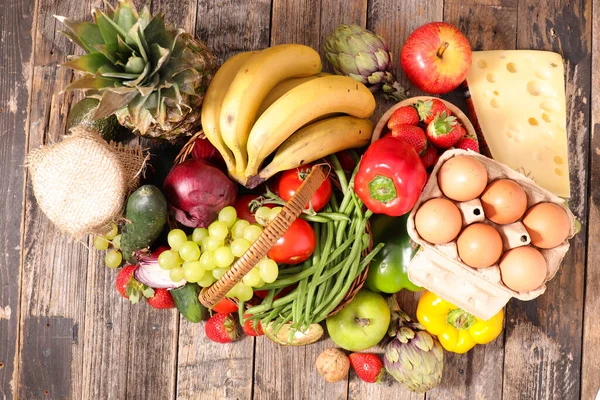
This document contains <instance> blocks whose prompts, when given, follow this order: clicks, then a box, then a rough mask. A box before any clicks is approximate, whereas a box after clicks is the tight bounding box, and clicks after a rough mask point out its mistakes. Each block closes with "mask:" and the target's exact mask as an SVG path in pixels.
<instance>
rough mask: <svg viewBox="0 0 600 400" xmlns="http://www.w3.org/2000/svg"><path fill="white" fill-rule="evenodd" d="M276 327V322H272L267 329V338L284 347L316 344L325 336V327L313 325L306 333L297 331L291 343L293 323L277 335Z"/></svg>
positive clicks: (284, 327) (288, 324)
mask: <svg viewBox="0 0 600 400" xmlns="http://www.w3.org/2000/svg"><path fill="white" fill-rule="evenodd" d="M276 325H277V323H276V322H271V323H270V324H269V325H268V326H267V329H265V336H266V337H268V338H269V339H271V340H272V341H274V342H275V343H278V344H281V345H284V346H304V345H307V344H311V343H314V342H316V341H317V340H319V339H321V337H322V336H323V327H322V326H321V325H319V324H312V325H310V326H309V327H308V329H307V330H305V331H296V332H295V333H293V335H292V336H291V337H292V339H291V341H290V333H291V332H290V329H291V327H292V323H291V322H288V323H287V324H284V325H283V326H282V327H281V329H279V332H277V334H275V326H276Z"/></svg>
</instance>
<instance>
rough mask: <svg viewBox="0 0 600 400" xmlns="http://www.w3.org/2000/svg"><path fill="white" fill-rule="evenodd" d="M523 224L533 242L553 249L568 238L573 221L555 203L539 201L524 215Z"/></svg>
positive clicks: (538, 245) (535, 244) (541, 246)
mask: <svg viewBox="0 0 600 400" xmlns="http://www.w3.org/2000/svg"><path fill="white" fill-rule="evenodd" d="M523 225H525V229H527V232H529V236H530V237H531V244H533V245H534V246H537V247H540V248H542V249H551V248H553V247H556V246H558V245H559V244H561V243H562V242H564V241H565V240H566V239H567V236H569V231H570V229H571V221H570V220H569V216H568V215H567V212H566V211H565V210H564V209H563V208H562V207H561V206H559V205H557V204H554V203H538V204H536V205H535V206H533V207H531V208H530V209H529V210H527V212H526V213H525V216H524V217H523Z"/></svg>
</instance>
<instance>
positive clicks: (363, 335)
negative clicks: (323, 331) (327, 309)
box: [326, 289, 390, 351]
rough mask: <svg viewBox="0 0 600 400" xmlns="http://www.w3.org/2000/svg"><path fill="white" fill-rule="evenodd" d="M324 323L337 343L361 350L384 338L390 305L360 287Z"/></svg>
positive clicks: (343, 346) (342, 346)
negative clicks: (346, 302) (345, 304)
mask: <svg viewBox="0 0 600 400" xmlns="http://www.w3.org/2000/svg"><path fill="white" fill-rule="evenodd" d="M326 322H327V330H328V331H329V336H330V337H331V339H332V340H333V341H334V342H335V343H336V344H337V345H338V346H340V347H341V348H343V349H346V350H349V351H362V350H365V349H368V348H369V347H373V346H375V345H376V344H377V343H379V342H380V341H381V339H383V338H384V336H385V334H386V333H387V330H388V326H389V324H390V308H389V306H388V304H387V301H385V299H384V298H383V296H381V295H380V294H377V293H373V292H371V291H369V290H366V289H363V290H361V291H359V292H358V293H357V294H356V297H354V300H352V301H351V302H350V304H348V305H347V306H346V307H345V308H344V309H343V310H342V311H340V312H339V313H337V314H335V315H334V316H332V317H329V318H327V321H326Z"/></svg>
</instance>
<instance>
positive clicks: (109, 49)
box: [94, 44, 118, 64]
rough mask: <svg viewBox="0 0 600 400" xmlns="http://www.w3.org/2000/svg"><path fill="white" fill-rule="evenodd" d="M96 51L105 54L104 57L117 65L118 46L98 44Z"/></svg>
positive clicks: (95, 46) (95, 47)
mask: <svg viewBox="0 0 600 400" xmlns="http://www.w3.org/2000/svg"><path fill="white" fill-rule="evenodd" d="M94 50H96V51H97V52H98V53H100V54H103V55H104V57H106V58H107V59H109V60H110V62H111V63H113V64H115V63H116V62H117V61H118V59H117V56H116V52H117V45H116V44H96V45H94Z"/></svg>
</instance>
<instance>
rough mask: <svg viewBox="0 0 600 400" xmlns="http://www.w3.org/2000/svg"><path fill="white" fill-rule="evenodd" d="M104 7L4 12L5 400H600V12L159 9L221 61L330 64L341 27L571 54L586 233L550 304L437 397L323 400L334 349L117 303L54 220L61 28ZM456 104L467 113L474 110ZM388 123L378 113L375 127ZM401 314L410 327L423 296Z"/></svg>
mask: <svg viewBox="0 0 600 400" xmlns="http://www.w3.org/2000/svg"><path fill="white" fill-rule="evenodd" d="M139 3H142V2H139ZM592 3H593V4H592ZM93 6H97V7H98V6H101V2H100V1H99V0H93V1H92V0H10V1H4V2H3V4H2V6H1V7H0V54H1V55H2V58H1V59H0V88H1V90H0V169H1V173H0V194H1V195H0V206H1V209H2V213H1V214H0V398H2V399H6V398H20V399H43V398H56V399H62V398H74V399H117V398H131V399H167V398H182V399H184V398H196V399H215V398H227V399H234V398H240V399H247V398H259V399H267V398H269V399H287V398H297V399H300V398H302V399H329V398H336V399H340V398H357V399H392V398H394V399H422V398H425V397H426V398H427V399H452V400H454V399H501V398H502V399H534V398H535V399H541V398H553V399H560V400H572V399H577V398H583V399H586V400H589V399H594V398H595V397H596V395H597V393H598V390H599V389H600V356H599V355H598V354H599V352H600V322H599V318H598V314H599V313H600V268H599V267H600V265H599V262H598V260H599V259H600V246H599V245H598V243H599V242H600V210H599V209H598V206H599V205H600V190H599V189H598V187H599V186H600V157H599V156H600V72H598V71H600V0H593V1H591V0H468V1H464V0H445V1H442V0H371V1H367V0H361V1H341V0H339V1H336V0H249V1H226V0H220V1H215V0H198V1H197V2H196V1H193V0H189V1H180V0H152V2H151V8H152V11H154V12H158V11H162V12H164V13H165V14H166V17H167V20H168V21H169V22H170V23H171V24H174V25H176V26H177V27H182V28H185V29H186V30H188V31H189V32H194V33H195V34H196V35H197V36H198V37H200V38H201V39H203V40H204V41H206V43H208V45H209V47H211V48H212V49H214V51H215V52H216V53H217V54H218V55H219V58H220V59H221V60H224V59H226V58H228V57H229V56H231V55H232V54H235V53H237V52H240V51H246V50H251V49H260V48H264V47H266V46H269V45H274V44H279V43H290V42H295V43H304V44H308V45H311V46H313V47H315V48H317V49H320V48H321V44H322V42H323V39H324V37H326V36H327V35H328V34H329V33H330V32H331V31H332V30H333V29H334V28H335V27H336V26H337V25H338V24H340V23H357V24H359V25H362V26H366V27H368V28H369V29H371V30H374V31H375V32H377V33H378V34H380V35H382V36H383V37H385V38H386V39H387V40H388V42H389V43H390V45H391V47H392V51H393V53H394V54H395V55H398V54H399V51H400V48H401V45H402V43H403V42H404V41H405V39H406V37H407V36H408V34H409V33H410V32H411V31H412V30H414V29H415V28H417V27H418V26H420V25H421V24H423V23H426V22H429V21H439V20H444V21H448V22H450V23H453V24H456V25H457V26H458V27H459V28H460V29H461V30H462V31H463V32H464V33H465V34H466V35H467V37H468V38H469V40H470V41H471V44H472V46H473V48H474V49H477V50H481V49H485V50H492V49H538V50H552V51H556V52H559V53H561V54H562V55H563V57H564V58H565V60H566V66H567V96H568V113H567V115H568V132H569V146H570V148H569V150H570V151H569V161H570V165H571V174H570V177H571V200H570V206H571V208H572V210H573V211H574V213H575V214H576V215H577V216H578V218H579V219H580V220H581V221H582V224H583V230H582V231H581V233H580V234H579V235H577V236H576V237H575V238H574V239H573V240H572V241H571V249H570V251H569V253H568V254H567V257H566V258H565V260H564V262H563V265H562V268H561V270H560V272H559V273H558V275H557V276H556V277H555V278H554V279H553V280H552V281H551V282H550V283H549V285H548V290H547V291H546V293H545V294H544V295H543V296H542V297H540V298H538V299H536V300H533V301H529V302H519V301H511V302H510V303H509V304H508V306H507V308H506V328H505V330H504V331H503V333H502V334H501V335H500V337H499V338H498V339H497V340H496V341H494V342H493V343H491V344H489V345H487V346H478V347H476V348H475V349H474V350H472V351H470V352H469V353H468V354H466V355H456V354H451V353H446V363H445V368H444V379H443V382H442V384H441V385H440V386H439V387H438V388H436V389H434V390H432V391H430V392H429V393H427V394H426V395H425V396H424V395H417V394H412V393H410V392H409V391H407V390H406V389H404V388H403V386H402V385H401V384H399V383H396V382H394V381H393V380H392V379H389V378H388V379H386V380H385V382H384V383H383V384H382V385H373V384H365V383H362V382H361V381H360V380H359V379H358V378H357V377H356V375H354V373H351V374H350V375H349V377H348V378H347V379H345V380H343V381H341V382H338V383H336V384H327V383H325V382H324V380H323V379H322V378H321V377H320V376H319V375H318V373H317V371H316V369H315V367H314V361H315V358H316V356H317V354H319V353H320V352H321V351H322V350H323V349H325V348H327V347H331V346H332V345H333V343H332V342H331V341H330V340H329V339H328V340H322V341H320V342H318V343H317V344H314V345H312V346H306V347H298V348H286V347H281V346H278V345H276V344H274V343H273V342H271V341H269V340H266V339H265V338H264V337H261V338H258V339H253V338H250V337H245V338H243V339H242V340H240V341H238V342H236V343H234V344H231V345H220V344H215V343H212V342H210V341H208V340H207V339H206V338H205V337H204V331H203V324H195V325H194V324H190V323H188V322H186V321H185V320H183V319H182V318H180V317H179V314H178V313H177V312H176V311H175V310H168V311H156V310H153V309H151V308H150V307H148V306H146V305H143V304H140V305H131V304H129V302H128V301H126V300H124V299H123V298H121V296H120V295H119V294H118V293H117V291H116V290H115V289H114V280H115V276H116V273H115V272H114V271H112V270H109V269H107V268H105V267H104V266H103V260H102V259H100V257H99V255H100V253H99V252H97V251H94V250H89V247H88V246H86V245H84V244H80V243H72V242H71V241H69V240H68V238H67V237H65V236H64V235H62V234H60V233H59V232H58V231H57V230H56V229H55V228H54V227H53V226H52V225H51V224H50V223H49V221H48V220H47V219H46V218H45V217H44V216H43V215H42V214H41V212H40V210H39V209H38V207H37V206H36V203H35V199H34V197H33V194H32V190H31V185H30V182H29V179H28V178H29V177H28V175H27V173H26V172H25V171H24V169H23V164H24V158H25V155H26V154H27V152H28V151H30V150H32V149H35V148H37V147H38V146H40V145H42V144H44V143H48V142H51V141H55V140H58V139H59V138H60V137H61V136H62V135H63V134H64V133H65V122H66V118H65V115H66V113H67V111H68V109H69V107H70V104H71V103H72V101H73V97H72V95H71V94H60V91H61V89H63V88H64V87H65V86H66V85H67V84H68V83H69V82H70V81H71V80H72V79H73V74H72V72H71V71H69V70H66V69H64V68H60V67H59V66H58V65H59V64H60V63H61V62H64V61H65V57H66V56H67V55H69V54H72V53H73V52H74V50H75V49H74V45H73V44H72V43H70V42H69V41H68V40H66V39H65V38H64V37H62V36H60V35H58V34H57V28H58V23H57V21H56V19H54V18H53V17H52V15H53V14H58V15H67V16H70V17H76V18H78V19H81V18H90V10H91V8H92V7H93ZM592 10H594V11H592ZM396 61H397V59H396ZM395 64H396V70H397V71H399V68H398V64H399V63H398V62H396V63H395ZM592 71H596V73H595V74H594V73H592ZM403 82H405V83H406V79H404V78H403ZM446 97H447V98H449V99H450V100H452V101H455V102H456V103H457V104H459V105H462V106H464V101H463V100H462V96H461V95H460V94H451V95H449V96H446ZM379 100H381V99H379V98H378V102H379ZM387 106H389V103H386V102H384V101H381V102H380V105H379V113H381V110H383V109H385V108H386V107H387ZM507 117H509V116H507ZM594 130H595V133H596V136H594ZM76 161H77V160H73V162H76ZM88 245H91V242H90V243H88ZM400 297H401V300H402V303H403V305H404V307H405V308H406V309H407V310H408V311H410V312H414V307H415V297H414V296H413V295H412V294H402V295H401V296H400Z"/></svg>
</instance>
